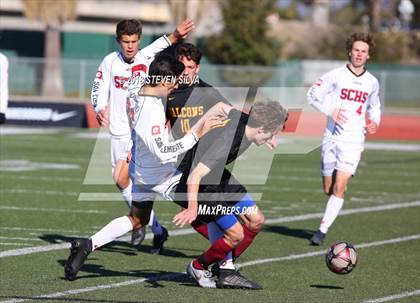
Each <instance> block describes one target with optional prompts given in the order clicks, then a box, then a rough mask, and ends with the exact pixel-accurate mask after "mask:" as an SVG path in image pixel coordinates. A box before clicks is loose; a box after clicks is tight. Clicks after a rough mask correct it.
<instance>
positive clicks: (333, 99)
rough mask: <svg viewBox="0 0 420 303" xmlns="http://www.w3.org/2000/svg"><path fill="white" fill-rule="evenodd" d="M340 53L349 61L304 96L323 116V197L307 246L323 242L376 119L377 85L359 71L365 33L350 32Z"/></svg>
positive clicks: (368, 50)
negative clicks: (317, 223)
mask: <svg viewBox="0 0 420 303" xmlns="http://www.w3.org/2000/svg"><path fill="white" fill-rule="evenodd" d="M346 50H347V54H348V58H349V63H348V64H347V65H345V66H343V67H340V68H337V69H334V70H332V71H330V72H328V73H327V74H325V75H323V76H322V77H321V78H320V79H318V81H317V82H316V83H315V84H314V85H313V86H312V87H311V88H310V89H309V91H308V94H307V99H308V101H309V104H310V105H312V106H313V107H314V108H316V109H317V110H318V111H320V112H322V113H324V114H325V115H326V116H327V125H326V128H325V131H324V138H323V141H322V152H321V170H322V176H323V178H322V181H323V189H324V192H325V193H326V194H327V195H328V196H329V199H328V202H327V206H326V209H325V213H324V216H323V218H322V220H321V224H320V226H319V230H318V231H317V232H316V233H315V234H314V235H313V236H312V238H311V239H310V243H311V244H312V245H322V244H323V241H324V238H325V235H326V233H327V232H328V229H329V228H330V226H331V225H332V224H333V222H334V220H335V219H336V217H337V215H338V213H339V212H340V209H341V208H342V206H343V202H344V193H345V191H346V188H347V184H348V182H349V180H350V178H351V177H352V176H353V175H354V174H355V172H356V169H357V166H358V164H359V161H360V156H361V154H362V151H363V149H364V141H365V133H366V132H367V133H369V134H374V133H375V132H376V130H377V128H378V126H379V123H380V120H381V104H380V101H379V83H378V80H377V79H376V78H375V77H374V76H373V75H372V74H371V73H369V72H368V71H367V70H366V68H365V64H366V61H367V60H368V59H369V57H370V55H372V53H373V51H374V43H373V40H372V37H371V35H369V34H364V33H353V34H352V35H350V36H349V38H348V39H347V41H346ZM366 113H367V122H366Z"/></svg>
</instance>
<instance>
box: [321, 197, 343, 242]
mask: <svg viewBox="0 0 420 303" xmlns="http://www.w3.org/2000/svg"><path fill="white" fill-rule="evenodd" d="M343 202H344V199H343V198H339V197H336V196H334V195H331V196H330V198H329V199H328V202H327V207H326V208H325V213H324V217H323V218H322V220H321V225H320V226H319V230H320V231H321V232H323V233H324V234H326V233H327V231H328V228H330V226H331V225H332V224H333V223H334V220H335V218H337V216H338V213H339V212H340V209H341V208H342V207H343Z"/></svg>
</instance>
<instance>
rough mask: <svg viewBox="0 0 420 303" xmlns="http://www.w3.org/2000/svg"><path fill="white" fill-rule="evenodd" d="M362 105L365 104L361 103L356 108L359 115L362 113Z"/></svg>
mask: <svg viewBox="0 0 420 303" xmlns="http://www.w3.org/2000/svg"><path fill="white" fill-rule="evenodd" d="M362 106H363V105H360V106H359V108H358V109H357V110H356V113H358V114H359V116H360V115H361V114H362Z"/></svg>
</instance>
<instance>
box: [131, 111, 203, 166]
mask: <svg viewBox="0 0 420 303" xmlns="http://www.w3.org/2000/svg"><path fill="white" fill-rule="evenodd" d="M144 109H146V108H144ZM142 116H143V117H145V118H144V119H140V121H141V122H139V123H137V125H136V127H135V130H136V133H137V135H138V136H139V137H140V138H141V139H142V141H143V142H144V143H145V145H146V146H147V148H148V149H149V150H150V152H151V153H152V154H154V155H155V156H156V157H157V158H158V159H159V160H160V161H161V162H162V163H167V162H173V161H176V159H177V156H178V155H180V154H182V153H185V152H186V151H188V150H189V149H191V148H192V147H193V146H194V145H195V144H196V143H197V142H198V138H197V137H196V135H195V134H194V133H192V132H191V133H189V134H187V135H185V136H184V137H182V138H181V139H179V140H176V141H170V139H169V129H168V128H167V127H166V126H165V124H166V121H165V113H164V111H163V110H162V109H161V108H159V107H156V106H153V105H149V106H148V107H147V110H146V111H145V112H144V113H143V115H142ZM146 117H147V119H146ZM146 121H147V122H146Z"/></svg>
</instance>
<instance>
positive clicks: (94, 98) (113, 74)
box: [91, 36, 171, 137]
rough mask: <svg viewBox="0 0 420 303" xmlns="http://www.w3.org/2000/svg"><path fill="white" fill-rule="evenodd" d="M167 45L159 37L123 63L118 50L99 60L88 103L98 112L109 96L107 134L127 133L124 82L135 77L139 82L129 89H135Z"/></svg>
mask: <svg viewBox="0 0 420 303" xmlns="http://www.w3.org/2000/svg"><path fill="white" fill-rule="evenodd" d="M170 45H171V43H170V41H169V40H168V38H167V37H166V36H163V37H161V38H159V39H157V40H156V41H155V42H153V43H152V44H150V45H149V46H147V47H145V48H143V49H142V50H140V51H139V52H138V53H137V54H136V56H135V57H134V60H133V62H132V63H127V62H125V61H124V59H123V56H122V54H121V52H113V53H110V54H109V55H107V56H106V57H105V58H104V60H103V61H102V63H101V65H100V66H99V69H98V71H97V72H96V77H95V80H94V82H93V86H92V94H91V102H92V105H93V108H94V110H95V112H97V113H98V112H99V111H101V110H104V109H105V107H106V106H107V105H108V99H109V106H108V109H109V132H110V134H111V136H116V137H129V136H130V133H131V131H130V127H129V124H128V119H127V113H126V102H127V100H126V99H127V95H128V83H129V82H131V81H132V79H134V78H137V79H139V81H134V83H136V85H137V87H133V88H132V89H133V90H134V89H136V90H137V91H139V90H140V87H141V86H142V85H143V83H144V79H145V78H146V77H147V73H148V69H149V65H150V63H151V62H152V61H153V59H154V58H155V55H156V54H157V53H159V52H160V51H162V50H164V49H165V48H167V47H168V46H170ZM140 79H142V80H140Z"/></svg>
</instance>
